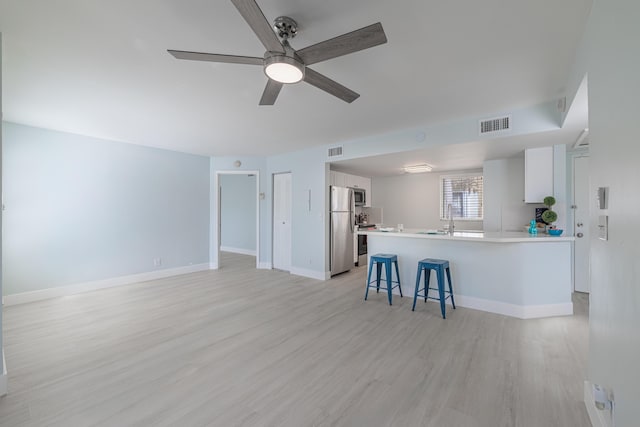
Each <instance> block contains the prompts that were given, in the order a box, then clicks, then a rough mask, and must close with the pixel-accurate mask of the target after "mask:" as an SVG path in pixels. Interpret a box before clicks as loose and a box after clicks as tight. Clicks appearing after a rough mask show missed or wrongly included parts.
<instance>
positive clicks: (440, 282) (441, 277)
mask: <svg viewBox="0 0 640 427" xmlns="http://www.w3.org/2000/svg"><path fill="white" fill-rule="evenodd" d="M437 270H438V294H439V295H440V311H441V312H442V318H443V319H446V318H447V317H446V315H445V307H444V268H442V267H440V268H438V269H437Z"/></svg>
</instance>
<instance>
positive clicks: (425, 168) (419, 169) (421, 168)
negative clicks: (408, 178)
mask: <svg viewBox="0 0 640 427" xmlns="http://www.w3.org/2000/svg"><path fill="white" fill-rule="evenodd" d="M402 169H404V171H405V172H407V173H424V172H431V170H432V169H433V167H432V166H431V165H428V164H426V163H424V164H421V165H412V166H405V167H403V168H402Z"/></svg>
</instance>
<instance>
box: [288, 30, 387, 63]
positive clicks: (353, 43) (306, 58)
mask: <svg viewBox="0 0 640 427" xmlns="http://www.w3.org/2000/svg"><path fill="white" fill-rule="evenodd" d="M386 42H387V36H386V35H385V33H384V30H383V29H382V24H381V23H379V22H378V23H376V24H371V25H369V26H368V27H364V28H360V29H359V30H355V31H352V32H350V33H347V34H343V35H341V36H338V37H334V38H332V39H329V40H325V41H323V42H320V43H317V44H314V45H312V46H309V47H305V48H304V49H300V50H298V51H296V54H298V56H299V57H300V58H302V61H303V62H304V64H305V65H311V64H315V63H317V62H320V61H326V60H327V59H331V58H337V57H338V56H342V55H346V54H349V53H353V52H358V51H359V50H364V49H368V48H370V47H374V46H378V45H380V44H384V43H386Z"/></svg>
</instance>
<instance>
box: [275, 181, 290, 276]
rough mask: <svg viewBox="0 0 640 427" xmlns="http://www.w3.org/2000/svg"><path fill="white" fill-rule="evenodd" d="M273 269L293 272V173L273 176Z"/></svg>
mask: <svg viewBox="0 0 640 427" xmlns="http://www.w3.org/2000/svg"><path fill="white" fill-rule="evenodd" d="M273 268H275V269H278V270H283V271H291V173H290V172H287V173H276V174H273Z"/></svg>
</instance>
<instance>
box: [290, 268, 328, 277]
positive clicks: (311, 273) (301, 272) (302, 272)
mask: <svg viewBox="0 0 640 427" xmlns="http://www.w3.org/2000/svg"><path fill="white" fill-rule="evenodd" d="M289 273H291V274H295V275H296V276H302V277H308V278H310V279H317V280H328V279H329V278H330V277H331V275H330V273H329V276H327V272H326V271H315V270H307V269H306V268H297V267H291V270H290V271H289Z"/></svg>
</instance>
